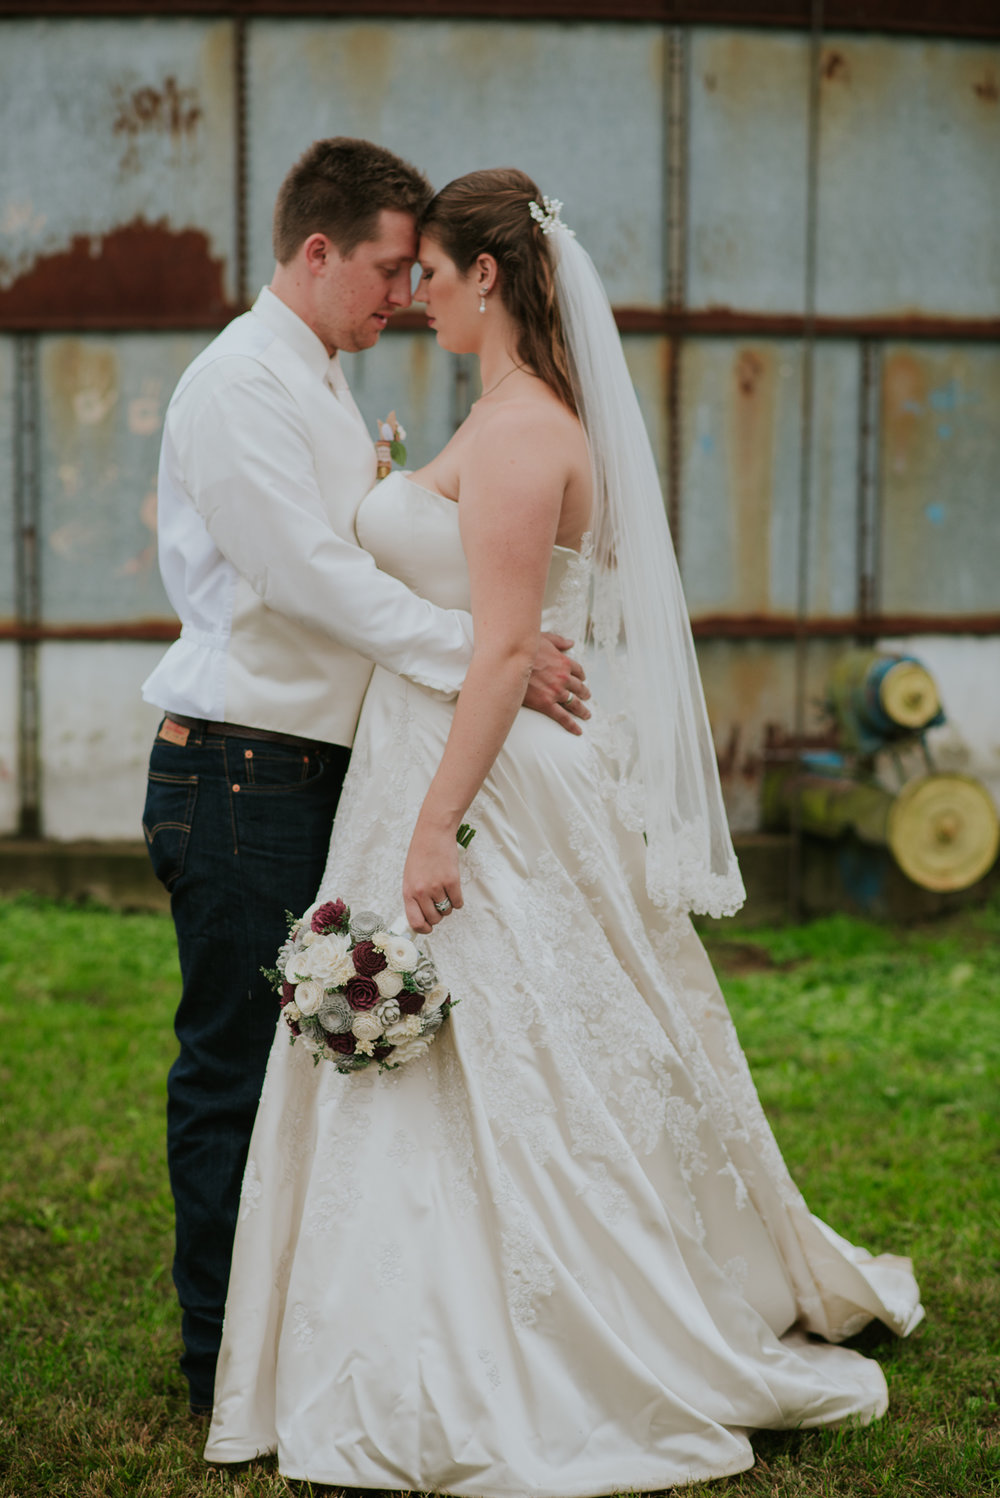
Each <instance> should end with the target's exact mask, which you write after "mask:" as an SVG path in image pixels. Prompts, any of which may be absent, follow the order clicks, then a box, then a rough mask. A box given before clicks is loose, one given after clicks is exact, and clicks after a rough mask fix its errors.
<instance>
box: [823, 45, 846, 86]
mask: <svg viewBox="0 0 1000 1498" xmlns="http://www.w3.org/2000/svg"><path fill="white" fill-rule="evenodd" d="M820 71H821V72H822V74H823V77H824V78H825V79H827V81H828V82H830V83H849V82H850V81H851V70H850V68H849V67H848V66H847V59H846V57H845V56H844V54H843V52H837V51H830V52H825V53H824V54H823V61H822V64H821V65H820Z"/></svg>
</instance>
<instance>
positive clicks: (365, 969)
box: [351, 941, 389, 978]
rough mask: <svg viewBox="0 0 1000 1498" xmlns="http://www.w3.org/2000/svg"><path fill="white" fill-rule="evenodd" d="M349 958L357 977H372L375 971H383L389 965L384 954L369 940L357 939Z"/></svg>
mask: <svg viewBox="0 0 1000 1498" xmlns="http://www.w3.org/2000/svg"><path fill="white" fill-rule="evenodd" d="M351 959H352V961H353V963H354V971H355V972H356V973H357V974H358V976H359V978H374V976H375V974H376V973H382V972H384V971H385V969H386V968H387V967H388V966H389V964H388V963H387V962H386V960H385V954H384V953H382V952H380V951H379V949H378V947H376V946H374V945H373V943H372V942H370V941H359V942H358V943H357V945H356V946H355V948H354V951H353V952H352V953H351Z"/></svg>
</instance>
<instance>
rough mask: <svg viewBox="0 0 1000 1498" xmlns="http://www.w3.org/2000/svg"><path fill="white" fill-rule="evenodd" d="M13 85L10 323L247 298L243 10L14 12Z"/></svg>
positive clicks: (8, 58)
mask: <svg viewBox="0 0 1000 1498" xmlns="http://www.w3.org/2000/svg"><path fill="white" fill-rule="evenodd" d="M0 98H2V100H3V123H4V128H3V130H2V131H0V181H2V183H3V187H2V189H0V233H2V236H3V237H2V241H0V244H2V250H0V316H2V317H3V318H4V319H5V320H6V321H7V323H8V325H10V322H11V320H12V319H16V320H18V321H19V322H21V323H22V324H25V325H30V324H31V323H32V322H37V323H41V324H42V325H45V326H53V325H56V326H58V325H59V323H60V320H62V321H63V325H66V323H68V324H69V325H71V326H81V325H85V324H86V322H87V321H88V320H91V321H92V320H94V319H97V318H99V317H100V316H101V315H102V314H103V315H105V316H113V317H117V318H122V317H125V316H127V315H128V314H130V313H131V314H132V315H142V316H145V317H146V318H147V319H148V320H149V322H150V323H152V322H153V321H155V319H156V316H157V314H159V315H161V316H163V317H169V316H170V315H171V314H176V313H177V312H181V313H183V314H184V315H187V316H193V315H200V316H201V317H202V318H203V319H212V318H214V319H219V318H221V317H224V315H225V312H226V308H227V306H230V305H231V304H232V303H233V301H234V300H235V296H236V282H235V273H234V266H233V259H234V251H235V238H234V233H235V231H234V215H233V209H232V174H233V163H234V160H235V146H234V119H235V105H234V76H233V29H232V25H231V24H230V23H228V22H225V21H203V22H197V21H180V20H175V21H168V20H156V21H153V20H148V21H143V22H139V23H136V22H130V21H110V20H105V21H81V22H68V21H67V22H45V21H37V22H30V21H25V22H8V23H6V24H5V25H4V32H3V45H2V47H0Z"/></svg>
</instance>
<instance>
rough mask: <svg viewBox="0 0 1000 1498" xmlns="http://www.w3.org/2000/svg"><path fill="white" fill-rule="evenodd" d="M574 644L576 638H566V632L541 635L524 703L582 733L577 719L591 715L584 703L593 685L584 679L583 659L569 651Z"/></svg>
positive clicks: (570, 729)
mask: <svg viewBox="0 0 1000 1498" xmlns="http://www.w3.org/2000/svg"><path fill="white" fill-rule="evenodd" d="M572 645H573V641H572V640H567V639H566V637H565V635H547V634H545V635H542V637H541V639H540V640H539V642H538V654H537V655H536V656H535V664H534V665H533V666H532V668H531V678H530V680H529V682H528V690H527V691H526V692H525V694H524V705H525V707H530V708H533V709H534V711H535V712H536V713H544V714H545V716H546V717H547V718H554V719H555V721H556V722H557V723H559V724H561V725H562V727H563V728H565V729H566V731H567V733H582V732H583V729H582V728H581V727H580V725H579V723H578V722H577V721H576V720H577V718H583V719H584V720H586V719H587V718H589V717H590V709H589V708H588V707H586V706H585V703H586V701H587V699H588V697H589V696H590V688H589V687H588V686H587V684H586V682H585V680H584V674H583V667H582V666H581V665H580V662H579V661H575V660H574V659H573V657H572V656H571V655H568V654H567V651H569V650H570V649H571V648H572Z"/></svg>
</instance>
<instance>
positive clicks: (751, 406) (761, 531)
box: [728, 347, 777, 611]
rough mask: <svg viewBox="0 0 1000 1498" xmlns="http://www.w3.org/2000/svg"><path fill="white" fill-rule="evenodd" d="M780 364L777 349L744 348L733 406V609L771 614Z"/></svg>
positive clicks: (736, 368)
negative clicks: (777, 396) (776, 427)
mask: <svg viewBox="0 0 1000 1498" xmlns="http://www.w3.org/2000/svg"><path fill="white" fill-rule="evenodd" d="M776 362H777V356H776V354H775V351H774V349H773V348H763V347H757V348H744V349H741V350H740V352H739V354H738V355H737V358H736V361H735V365H734V367H733V387H734V388H733V392H732V395H731V397H730V401H729V413H728V424H729V429H730V433H731V441H730V443H729V453H730V458H729V492H730V504H731V515H732V520H731V524H732V556H733V577H732V586H733V594H732V597H733V608H734V609H735V610H739V611H743V610H751V609H759V608H761V607H764V608H767V607H768V605H769V603H770V596H771V555H770V553H771V520H772V500H773V494H772V490H773V486H774V473H773V467H774V423H775V399H776V367H775V366H776Z"/></svg>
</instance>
